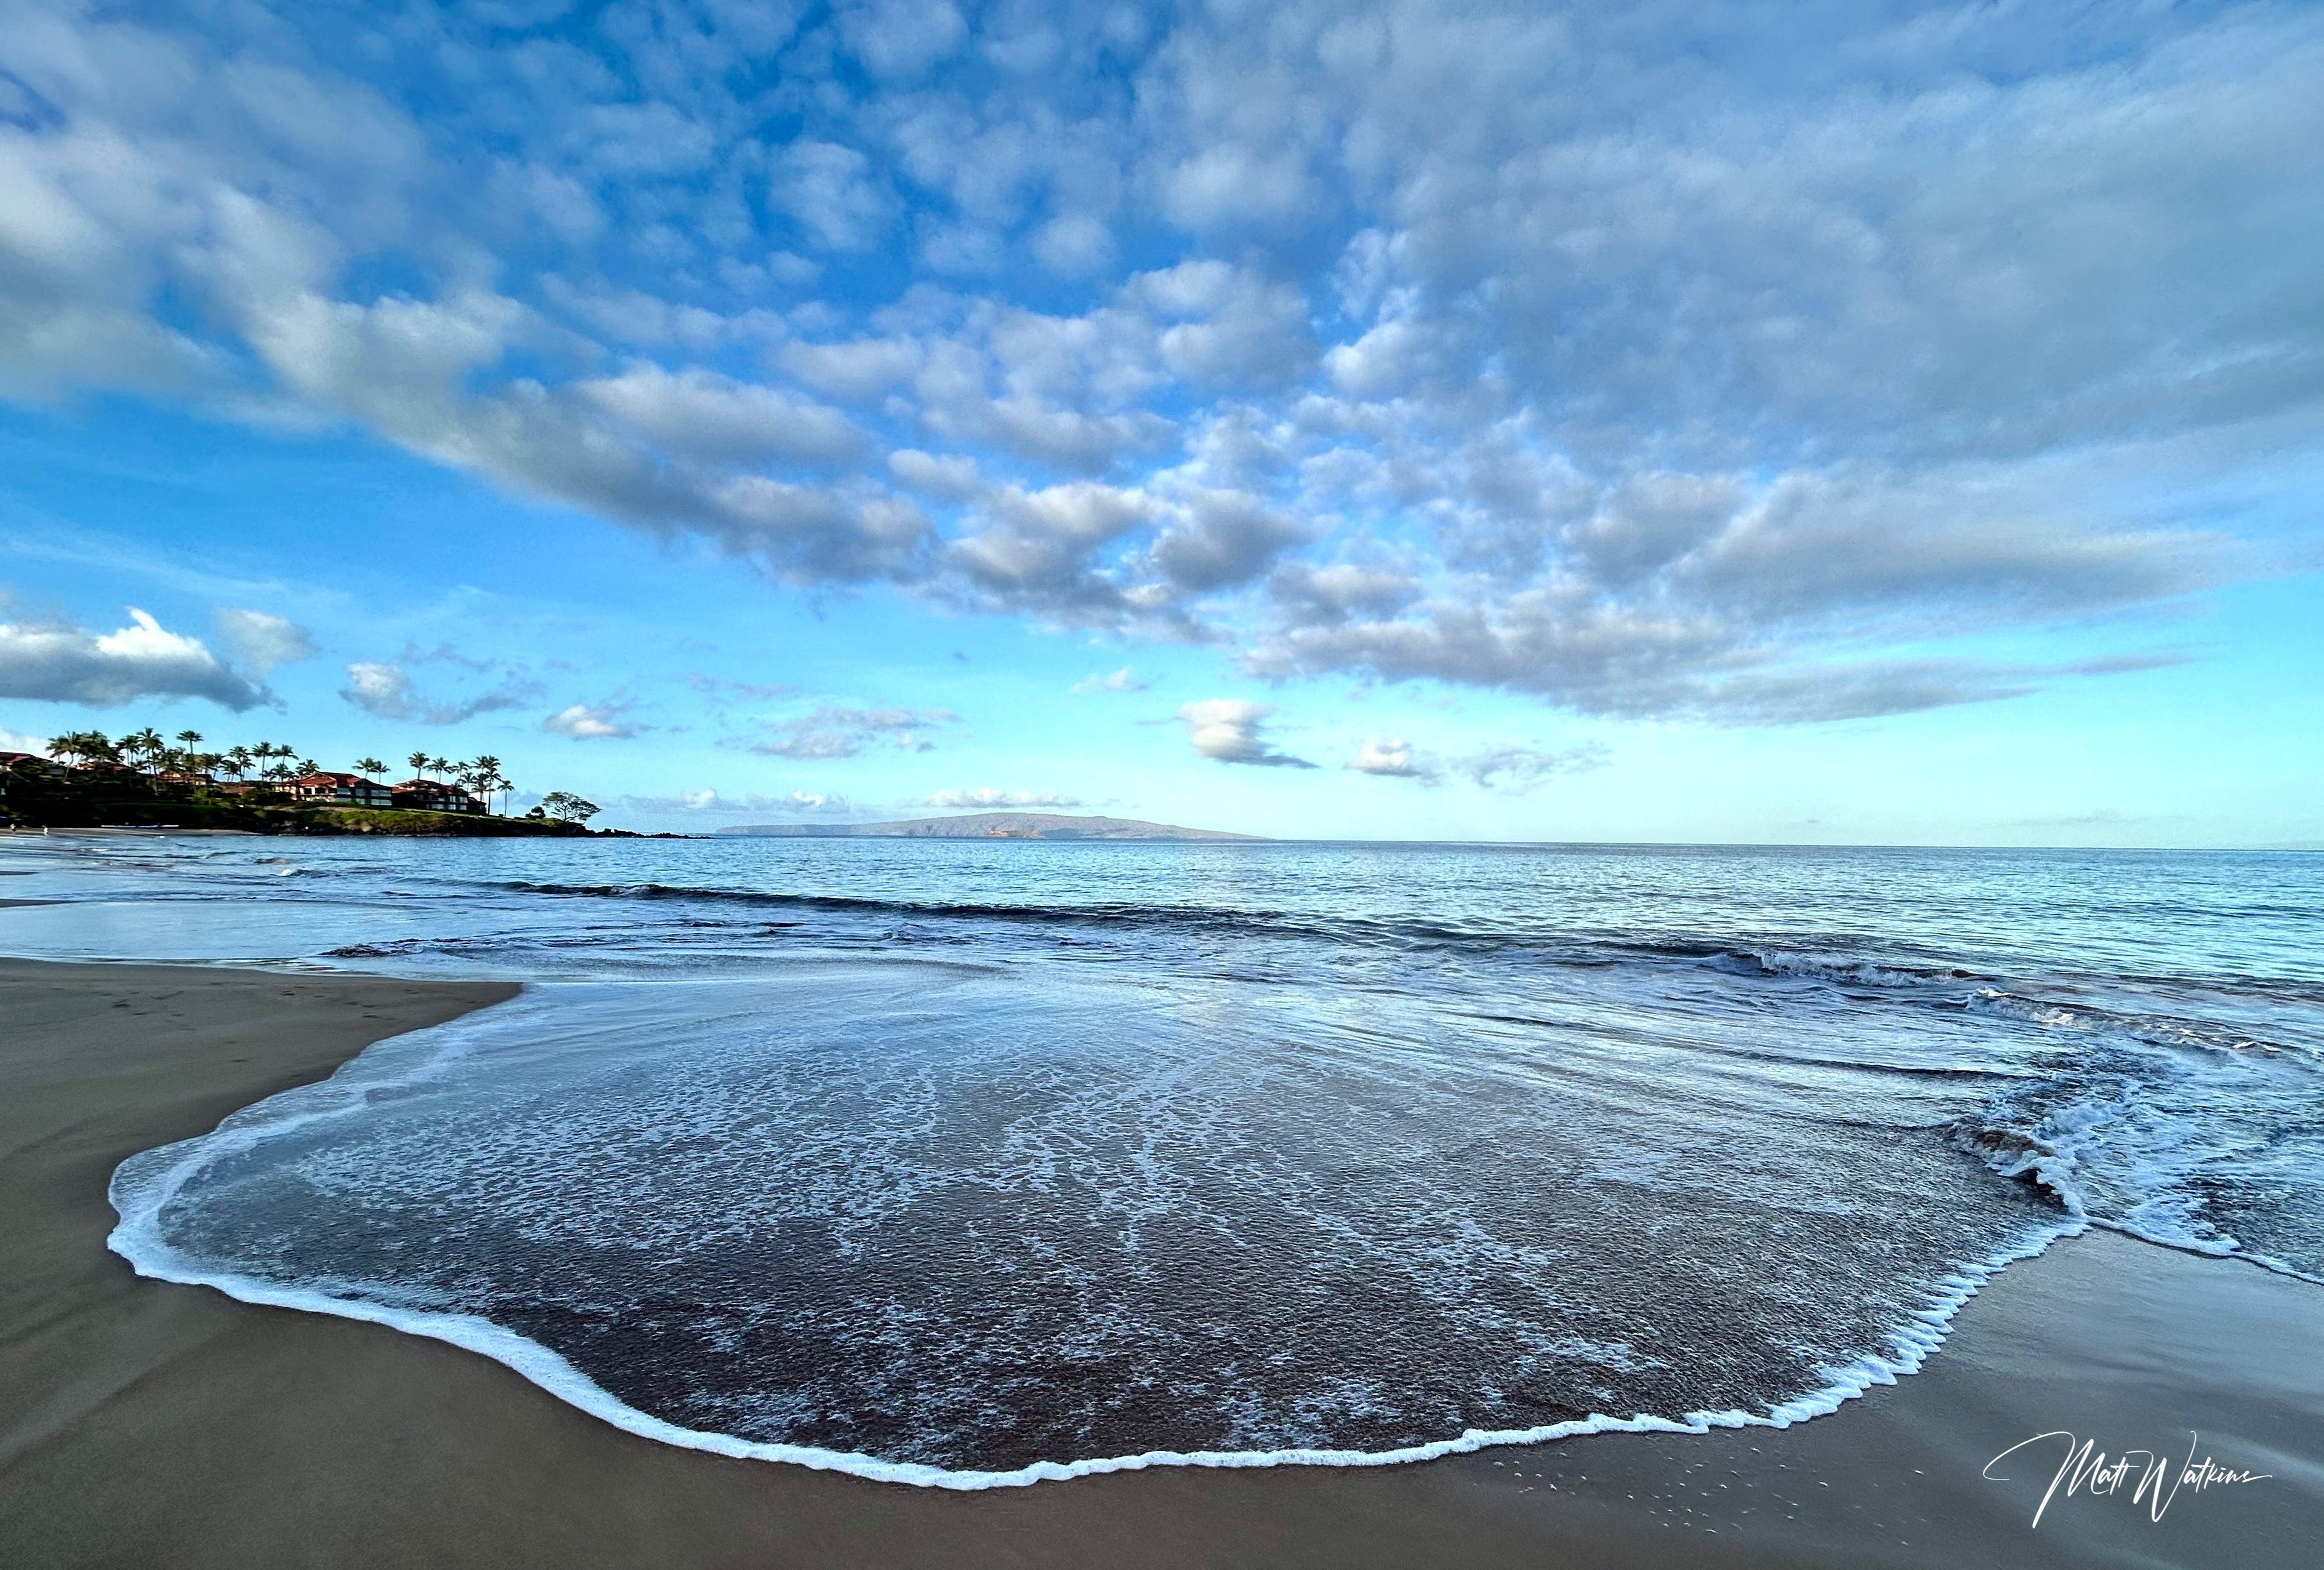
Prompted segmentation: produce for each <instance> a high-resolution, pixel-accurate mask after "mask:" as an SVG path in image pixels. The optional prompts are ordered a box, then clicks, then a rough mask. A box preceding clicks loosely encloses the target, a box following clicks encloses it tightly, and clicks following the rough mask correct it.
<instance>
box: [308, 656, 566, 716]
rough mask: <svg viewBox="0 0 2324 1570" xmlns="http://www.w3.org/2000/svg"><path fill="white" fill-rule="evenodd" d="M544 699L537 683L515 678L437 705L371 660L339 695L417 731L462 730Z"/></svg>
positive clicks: (359, 664) (397, 669)
mask: <svg viewBox="0 0 2324 1570" xmlns="http://www.w3.org/2000/svg"><path fill="white" fill-rule="evenodd" d="M539 695H540V684H539V682H538V681H535V680H533V679H532V678H531V677H530V676H529V675H523V674H522V673H511V674H510V675H507V676H506V677H505V678H504V679H503V680H502V681H501V682H499V683H498V684H495V685H493V686H492V687H491V688H489V689H487V690H486V691H484V692H482V693H472V694H470V695H469V696H467V697H466V698H460V699H454V700H438V699H435V698H430V697H429V696H428V695H427V694H425V693H421V692H420V690H419V689H418V688H417V687H416V686H415V685H414V684H413V683H412V680H411V673H410V672H409V671H407V670H405V669H404V668H403V666H401V665H397V664H393V663H389V662H383V661H372V660H359V661H356V662H355V663H354V664H352V665H350V666H347V684H346V686H344V687H342V688H341V689H339V696H340V697H342V698H344V699H346V701H347V702H350V703H352V704H354V705H355V707H356V708H358V709H361V710H362V711H363V712H364V713H366V714H370V715H373V716H374V717H375V718H378V719H381V720H394V721H402V722H403V723H406V724H412V725H457V724H459V723H460V722H461V721H465V720H473V719H475V717H476V716H477V715H479V714H488V713H492V712H495V711H498V710H503V709H513V708H516V707H518V706H519V705H521V704H523V703H526V702H530V701H531V700H532V699H534V698H537V697H539Z"/></svg>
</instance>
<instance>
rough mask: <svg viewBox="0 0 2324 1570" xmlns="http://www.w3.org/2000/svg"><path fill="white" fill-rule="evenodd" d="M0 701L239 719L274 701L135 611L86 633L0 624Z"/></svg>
mask: <svg viewBox="0 0 2324 1570" xmlns="http://www.w3.org/2000/svg"><path fill="white" fill-rule="evenodd" d="M0 697H5V698H23V699H31V700H33V701H36V702H51V703H78V704H82V705H84V706H86V707H88V708H92V709H115V708H119V707H120V706H121V705H122V704H124V703H128V702H134V701H135V700H137V699H139V698H207V699H208V700H209V701H210V702H213V703H216V704H217V705H218V706H219V707H221V708H226V709H232V710H234V711H235V712H242V711H244V710H248V709H254V708H256V707H258V706H259V705H260V704H262V703H265V702H272V693H268V692H267V690H266V689H265V688H264V687H263V686H260V685H258V684H255V683H254V682H253V681H251V680H250V679H248V678H245V677H244V676H242V675H237V674H236V673H235V671H233V670H232V669H230V668H229V667H228V666H226V663H225V662H224V661H222V660H220V659H219V658H218V657H217V655H215V654H213V653H211V652H210V650H209V648H208V646H207V645H205V644H204V643H203V642H202V641H201V640H200V639H199V638H189V637H187V636H185V635H184V634H182V633H177V632H171V631H170V630H169V629H166V628H164V627H163V626H162V625H161V623H160V622H159V621H157V620H154V618H153V617H152V616H151V615H149V614H147V613H146V612H145V611H140V610H136V609H134V607H133V608H132V609H131V610H130V611H129V624H128V625H127V626H126V627H123V628H119V629H115V630H114V631H112V632H103V633H97V632H89V631H87V630H85V629H81V628H79V627H76V626H74V625H72V624H71V623H70V622H69V621H65V620H39V619H23V620H7V621H0Z"/></svg>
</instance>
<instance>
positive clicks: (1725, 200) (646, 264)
mask: <svg viewBox="0 0 2324 1570" xmlns="http://www.w3.org/2000/svg"><path fill="white" fill-rule="evenodd" d="M2319 79H2324V13H2319V11H2317V10H2316V9H2315V8H2313V7H2300V6H2271V5H2255V6H2209V5H2181V6H2137V7H2133V6H2119V5H2110V6H2090V7H2086V8H2078V7H2072V6H2043V7H2012V6H1982V7H1915V6H1909V5H1887V6H1872V5H1831V6H1816V5H1804V6H1803V5H1785V6H1781V7H1755V6H1749V5H1722V6H1717V7H1711V6H1701V5H1631V6H1602V5H1598V6H1582V7H1575V8H1572V9H1571V10H1563V11H1562V10H1559V9H1557V8H1555V7H1552V6H1545V5H1523V6H1512V7H1508V8H1505V9H1501V10H1495V9H1493V8H1491V7H1489V6H1484V7H1479V6H1463V7H1459V8H1452V7H1444V6H1429V5H1379V6H1362V5H1315V6H1305V5H1296V4H1286V5H1267V6H1237V5H1213V6H1209V7H1181V8H1148V9H1139V8H1138V7H1134V6H1129V5H1093V6H1074V5H1041V6H1032V5H999V6H992V7H985V8H974V7H957V8H956V7H954V5H945V4H936V5H927V4H914V5H839V6H828V5H804V6H788V7H786V6H781V5H772V6H770V5H748V6H745V5H730V4H719V3H703V4H664V5H633V4H606V5H562V4H558V3H555V0H544V3H540V4H521V3H515V0H512V3H508V4H498V5H482V4H470V5H461V6H448V5H447V6H435V5H329V4H308V5H300V6H297V7H288V6H285V7H281V8H274V9H270V8H268V7H265V6H261V5H193V4H189V5H178V6H140V5H125V6H124V5H109V6H95V5H73V4H50V3H48V0H19V3H18V4H16V5H11V6H9V7H8V8H7V9H6V13H5V16H0V594H5V600H0V731H5V732H6V735H5V736H0V745H7V744H9V743H8V738H9V737H15V738H25V737H32V738H40V737H46V736H49V735H52V734H55V733H57V732H60V731H62V730H72V729H78V728H81V727H84V726H88V725H96V726H98V727H101V728H104V729H106V730H112V731H115V732H119V731H123V730H133V729H136V728H138V727H140V726H143V725H145V724H148V723H151V724H153V725H155V726H157V727H159V728H161V729H162V730H169V731H176V730H181V729H186V728H189V727H190V728H192V729H195V730H200V731H202V732H203V733H204V734H205V735H206V736H208V737H209V738H210V739H211V740H212V741H213V742H214V743H217V742H224V741H229V740H236V739H240V740H251V739H261V738H263V739H281V740H286V741H290V742H292V743H294V744H296V745H298V746H300V747H301V748H304V749H305V750H307V751H308V752H309V753H311V754H313V755H314V756H315V757H317V758H318V759H319V760H321V761H323V762H325V763H326V764H327V765H330V766H338V767H344V766H346V765H347V764H350V763H351V762H352V761H353V760H354V759H355V757H358V756H361V755H363V754H365V753H372V754H377V755H379V756H383V757H390V758H400V757H403V756H404V755H405V754H407V753H409V752H410V751H412V750H414V749H425V750H427V751H429V752H431V753H441V754H446V755H450V756H474V755H475V754H477V753H480V752H490V753H493V754H496V755H498V756H499V757H502V758H503V760H504V765H505V767H507V770H508V772H509V773H510V774H511V775H512V776H513V777H514V778H516V779H517V781H518V782H519V784H520V785H521V786H522V787H525V788H526V789H527V790H529V791H532V792H538V791H541V790H547V789H553V788H562V789H567V790H575V791H578V792H580V793H582V794H586V795H588V796H590V797H591V798H592V799H594V800H596V801H599V802H601V803H605V804H606V807H607V811H606V813H605V815H604V819H603V820H602V821H603V822H613V823H621V824H624V825H628V826H632V827H640V828H674V829H709V828H715V827H717V826H719V825H722V824H726V823H735V822H764V821H784V820H794V819H798V818H801V817H806V816H817V815H819V816H825V817H853V818H866V817H886V816H904V815H918V814H921V813H926V812H929V811H942V810H948V809H953V808H957V807H966V806H978V805H1026V806H1055V807H1057V808H1060V809H1063V810H1075V809H1080V810H1092V811H1105V812H1111V813H1122V814H1127V815H1135V816H1143V817H1153V818H1160V819H1165V820H1168V821H1173V822H1191V823H1197V824H1202V825H1205V826H1214V827H1222V828H1233V829H1241V830H1246V831H1255V832H1261V833H1275V834H1322V835H1333V836H1342V835H1344V836H1386V837H1396V838H1439V837H1442V838H1495V839H1504V838H1505V839H1612V840H1779V841H1822V840H1831V841H1855V842H1862V841H1880V842H1956V843H2002V844H2011V843H2042V844H2134V845H2135V844H2194V845H2207V844H2262V843H2314V842H2324V790H2319V785H2324V740H2319V738H2324V695H2319V694H2324V653H2319V648H2324V639H2319V638H2317V637H2316V636H2315V633H2314V630H2313V629H2314V628H2315V627H2316V626H2317V625H2318V623H2319V612H2324V592H2319V564H2320V563H2324V556H2319V533H2320V532H2324V531H2319V527H2318V525H2319V519H2318V517H2317V508H2316V503H2315V501H2314V498H2315V497H2316V496H2317V495H2318V494H2319V483H2318V482H2319V479H2324V321H2319V317H2318V314H2317V305H2316V299H2317V296H2316V289H2315V280H2317V278H2319V276H2324V215H2319V209H2318V207H2317V204H2316V199H2315V192H2316V191H2317V190H2319V189H2324V95H2319V94H2317V93H2316V92H2315V91H2314V84H2315V83H2316V82H2317V81H2318V80H2319Z"/></svg>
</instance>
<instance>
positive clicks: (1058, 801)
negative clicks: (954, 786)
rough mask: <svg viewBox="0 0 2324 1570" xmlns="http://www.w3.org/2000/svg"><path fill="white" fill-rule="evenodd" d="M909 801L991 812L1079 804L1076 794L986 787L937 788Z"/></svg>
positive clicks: (932, 805)
mask: <svg viewBox="0 0 2324 1570" xmlns="http://www.w3.org/2000/svg"><path fill="white" fill-rule="evenodd" d="M913 804H914V805H916V806H922V807H944V808H947V809H957V808H964V807H965V808H973V809H976V810H979V811H983V812H991V811H993V810H995V809H1001V808H1008V807H1078V806H1080V805H1081V804H1082V803H1081V800H1080V798H1079V797H1077V796H1064V795H1058V794H1056V793H1054V792H1044V791H999V790H994V789H992V788H991V787H990V786H987V787H986V788H984V789H982V790H973V791H938V792H936V794H934V795H931V796H925V797H923V798H921V799H920V800H919V801H918V802H916V803H913Z"/></svg>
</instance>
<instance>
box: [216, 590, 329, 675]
mask: <svg viewBox="0 0 2324 1570" xmlns="http://www.w3.org/2000/svg"><path fill="white" fill-rule="evenodd" d="M210 620H212V622H213V623H214V624H216V626H217V633H218V641H219V642H220V643H223V644H224V645H226V653H227V654H228V655H230V656H233V659H234V663H235V666H237V667H239V668H240V669H241V671H242V672H243V673H244V675H247V676H249V677H250V679H251V680H253V681H255V682H263V681H264V680H265V679H266V678H267V677H268V676H271V675H273V674H274V673H275V672H276V671H278V670H280V669H281V668H282V667H283V666H287V665H296V664H298V663H299V662H300V660H303V659H312V658H313V657H314V656H316V655H318V654H319V653H320V652H322V651H321V650H320V649H318V648H317V647H315V639H314V637H313V635H311V634H310V633H309V632H308V630H307V629H305V628H303V627H301V626H300V625H299V624H298V623H297V622H295V621H293V620H291V619H290V618H288V617H286V616H276V615H272V614H271V613H270V612H267V611H237V610H234V609H232V608H223V609H220V610H219V611H217V612H215V613H214V614H213V615H212V617H211V618H210Z"/></svg>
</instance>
